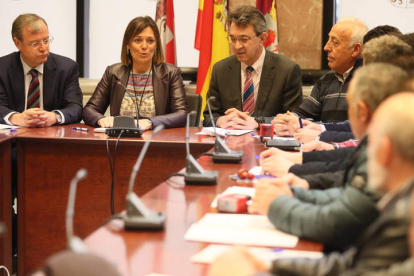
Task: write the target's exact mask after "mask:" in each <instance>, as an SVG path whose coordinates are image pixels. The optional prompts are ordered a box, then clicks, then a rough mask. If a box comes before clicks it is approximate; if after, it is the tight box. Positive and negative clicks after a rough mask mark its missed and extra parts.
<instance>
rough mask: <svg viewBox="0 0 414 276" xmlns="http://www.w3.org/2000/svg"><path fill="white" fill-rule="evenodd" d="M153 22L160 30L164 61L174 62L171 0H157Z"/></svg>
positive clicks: (172, 8)
mask: <svg viewBox="0 0 414 276" xmlns="http://www.w3.org/2000/svg"><path fill="white" fill-rule="evenodd" d="M155 22H156V23H157V26H158V30H159V32H160V36H161V43H162V48H163V51H164V57H165V61H166V62H168V63H171V64H176V57H175V37H174V33H175V32H174V2H173V0H157V9H156V12H155Z"/></svg>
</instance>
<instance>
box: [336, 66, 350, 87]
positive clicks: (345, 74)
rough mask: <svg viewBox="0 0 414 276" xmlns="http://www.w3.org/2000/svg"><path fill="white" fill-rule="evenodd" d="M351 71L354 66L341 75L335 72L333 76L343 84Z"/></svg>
mask: <svg viewBox="0 0 414 276" xmlns="http://www.w3.org/2000/svg"><path fill="white" fill-rule="evenodd" d="M352 69H354V66H352V67H351V68H349V69H348V70H347V71H346V72H345V73H344V74H343V75H341V74H339V73H337V72H335V76H336V77H337V79H338V80H339V81H340V82H342V83H344V82H345V81H346V78H347V77H348V76H349V74H351V71H352Z"/></svg>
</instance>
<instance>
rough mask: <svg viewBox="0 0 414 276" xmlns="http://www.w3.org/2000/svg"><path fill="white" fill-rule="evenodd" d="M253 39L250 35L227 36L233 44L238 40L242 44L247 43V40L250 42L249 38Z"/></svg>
mask: <svg viewBox="0 0 414 276" xmlns="http://www.w3.org/2000/svg"><path fill="white" fill-rule="evenodd" d="M250 39H252V38H251V37H250V36H241V37H234V36H232V35H229V36H228V37H227V40H228V41H229V42H230V43H231V44H235V43H236V42H237V41H239V43H240V44H246V43H247V42H249V40H250Z"/></svg>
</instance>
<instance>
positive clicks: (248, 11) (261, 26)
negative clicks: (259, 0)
mask: <svg viewBox="0 0 414 276" xmlns="http://www.w3.org/2000/svg"><path fill="white" fill-rule="evenodd" d="M228 22H229V27H230V26H231V24H232V23H234V24H236V25H237V26H242V27H246V26H247V25H249V24H251V25H253V28H254V32H255V33H256V35H257V36H259V35H261V34H262V33H267V27H266V20H265V18H264V16H263V14H262V12H261V11H260V10H259V9H257V8H255V7H253V6H238V7H236V8H235V9H234V10H233V11H232V12H231V13H230V14H229V16H228Z"/></svg>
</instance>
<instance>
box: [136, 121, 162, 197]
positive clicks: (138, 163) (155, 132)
mask: <svg viewBox="0 0 414 276" xmlns="http://www.w3.org/2000/svg"><path fill="white" fill-rule="evenodd" d="M163 129H164V125H159V126H157V127H156V128H155V129H154V130H153V131H152V133H151V136H150V138H149V139H148V140H147V141H145V144H144V146H143V147H142V150H141V153H140V154H139V156H138V159H137V162H136V163H135V165H134V168H133V169H132V173H131V178H130V179H129V188H128V193H133V190H134V182H135V178H136V176H137V173H138V171H139V168H140V167H141V163H142V161H143V160H144V157H145V154H146V153H147V150H148V147H149V144H150V143H151V140H152V137H153V136H154V135H156V134H157V133H158V132H160V131H161V130H163Z"/></svg>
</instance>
